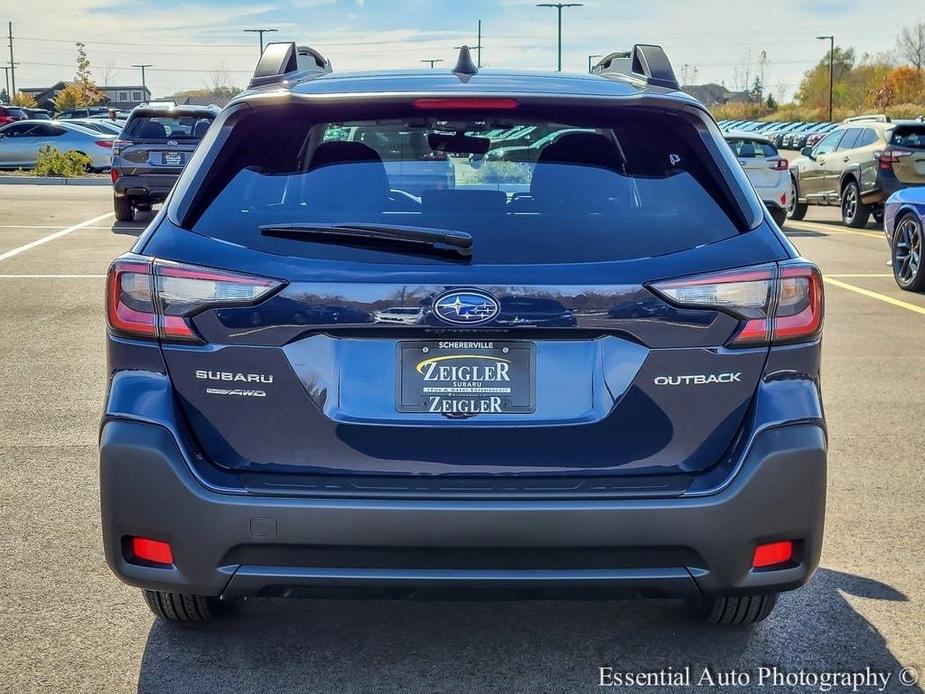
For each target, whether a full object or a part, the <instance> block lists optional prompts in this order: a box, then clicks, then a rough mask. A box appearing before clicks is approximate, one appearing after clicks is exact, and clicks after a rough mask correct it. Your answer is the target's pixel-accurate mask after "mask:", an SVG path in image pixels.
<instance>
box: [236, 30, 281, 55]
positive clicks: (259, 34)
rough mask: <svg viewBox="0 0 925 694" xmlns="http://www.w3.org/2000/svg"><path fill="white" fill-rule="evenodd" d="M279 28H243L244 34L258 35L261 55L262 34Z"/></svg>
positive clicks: (261, 53)
mask: <svg viewBox="0 0 925 694" xmlns="http://www.w3.org/2000/svg"><path fill="white" fill-rule="evenodd" d="M273 31H279V29H245V30H244V33H245V34H257V35H258V36H259V37H260V55H263V35H264V34H268V33H270V32H273Z"/></svg>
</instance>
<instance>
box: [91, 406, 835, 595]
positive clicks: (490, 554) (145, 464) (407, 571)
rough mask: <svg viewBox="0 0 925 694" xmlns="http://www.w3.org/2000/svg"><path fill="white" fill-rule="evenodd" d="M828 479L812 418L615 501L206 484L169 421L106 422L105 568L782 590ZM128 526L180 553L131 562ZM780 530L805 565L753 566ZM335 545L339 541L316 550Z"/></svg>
mask: <svg viewBox="0 0 925 694" xmlns="http://www.w3.org/2000/svg"><path fill="white" fill-rule="evenodd" d="M825 486H826V438H825V433H824V431H823V430H822V428H821V427H820V426H818V425H816V424H794V425H790V426H786V427H780V428H775V429H769V430H766V431H764V432H762V433H760V434H758V435H757V436H756V438H755V439H754V441H753V442H752V445H751V446H750V448H749V452H748V454H747V455H746V457H745V460H744V461H743V463H742V465H741V468H740V469H739V471H738V473H737V474H736V476H735V477H734V479H732V481H731V482H730V483H729V484H728V485H727V486H725V487H724V488H723V489H722V490H721V491H718V492H716V493H714V494H710V495H706V496H701V497H681V498H642V499H639V498H637V499H607V500H604V499H572V500H548V499H531V500H520V499H508V500H500V499H499V500H496V499H484V500H468V499H464V500H456V499H454V500H407V499H363V498H355V499H350V498H338V499H331V498H304V497H303V498H298V497H270V496H256V495H253V494H246V493H244V494H229V493H219V492H216V491H213V490H210V489H207V488H205V487H204V486H202V485H201V484H200V483H199V482H198V481H197V479H196V478H195V477H194V475H193V473H192V471H191V470H190V468H189V467H188V465H187V462H186V460H185V458H184V457H183V454H182V453H181V451H180V449H179V446H178V444H177V442H176V439H174V437H173V435H172V434H171V433H170V432H169V431H168V430H167V429H164V428H162V427H160V426H157V425H153V424H146V423H141V422H135V421H123V420H111V421H108V422H107V423H106V424H105V426H104V427H103V430H102V434H101V439H100V491H101V507H102V516H103V523H102V526H103V541H104V547H105V550H106V558H107V561H108V562H109V565H110V567H111V568H112V569H113V571H114V572H115V573H116V574H117V575H118V576H119V577H120V578H121V579H122V580H124V581H125V582H127V583H130V584H133V585H137V586H140V587H144V588H149V589H156V590H164V591H176V592H185V593H193V594H197V595H212V596H218V595H223V594H225V595H236V596H246V595H264V594H276V595H295V594H298V593H299V592H305V591H308V592H311V593H313V594H318V591H319V590H320V589H321V588H325V587H327V588H329V589H331V590H342V589H345V588H347V589H357V588H362V587H363V586H366V587H367V588H369V589H370V590H374V591H378V590H387V591H393V592H399V593H400V592H405V593H407V592H408V591H411V592H416V591H419V590H423V589H425V588H426V589H441V590H442V589H443V588H445V587H449V588H451V589H456V588H459V587H463V588H467V589H469V588H478V587H479V586H482V587H485V588H497V587H498V586H499V585H503V587H505V588H508V589H510V588H513V589H515V590H519V589H521V588H522V589H524V590H533V589H534V588H537V587H540V588H541V589H542V590H543V591H546V592H556V591H562V592H563V597H567V595H565V593H569V592H572V593H574V592H575V591H570V590H566V589H568V588H577V589H579V590H578V592H579V593H580V592H581V589H582V588H586V587H587V586H588V585H591V584H593V585H594V586H595V587H596V588H600V589H602V590H607V589H613V590H616V591H618V592H619V591H624V592H627V593H632V592H633V591H637V593H638V594H642V593H647V594H658V595H666V596H667V595H675V596H678V597H686V596H688V595H690V592H691V590H692V586H693V588H695V589H699V590H700V591H701V592H702V593H703V594H705V595H730V594H738V593H749V592H766V591H776V590H787V589H789V588H794V587H796V586H798V585H800V584H801V583H803V582H805V581H806V580H807V579H808V578H809V576H810V575H811V574H812V572H813V571H814V570H815V568H816V565H817V564H818V561H819V554H820V552H821V548H822V532H823V520H824V514H825V494H826V489H825ZM128 536H142V537H150V538H154V539H158V540H162V541H166V542H169V543H170V545H171V548H172V550H173V557H174V566H172V567H153V566H142V565H139V564H137V563H133V562H132V561H131V559H130V558H126V557H125V556H124V555H123V551H122V547H123V544H124V543H123V540H124V538H125V537H128ZM778 540H793V541H796V542H797V543H798V544H799V547H800V548H801V549H800V554H799V557H798V559H799V561H798V563H797V564H796V565H793V566H787V567H786V568H783V569H780V570H757V571H756V570H753V569H752V567H751V560H752V555H753V553H754V548H755V546H756V545H757V544H760V543H766V542H775V541H778ZM324 547H331V548H337V550H336V552H333V553H329V555H328V556H325V557H324V558H323V560H322V561H320V562H319V561H317V559H318V556H319V555H318V551H319V550H318V548H324ZM398 548H405V550H407V551H405V550H399V549H398ZM428 548H432V549H433V550H434V557H433V562H431V563H429V562H428V561H427V549H428ZM640 548H645V549H644V550H643V549H640ZM370 549H373V550H375V551H372V552H370V551H368V550H370ZM637 550H638V551H637ZM473 551H474V552H475V553H474V554H473ZM506 551H509V552H510V556H508V557H505V552H506ZM377 553H378V554H377ZM377 556H384V557H385V559H384V560H383V561H381V562H377V561H376V557H377ZM319 564H320V565H319Z"/></svg>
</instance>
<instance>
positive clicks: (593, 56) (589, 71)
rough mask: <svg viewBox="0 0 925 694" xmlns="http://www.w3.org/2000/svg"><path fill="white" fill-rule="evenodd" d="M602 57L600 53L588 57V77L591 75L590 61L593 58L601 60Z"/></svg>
mask: <svg viewBox="0 0 925 694" xmlns="http://www.w3.org/2000/svg"><path fill="white" fill-rule="evenodd" d="M603 57H604V56H602V55H601V54H600V53H595V54H594V55H589V56H588V74H589V75H590V74H591V61H592V60H594V59H595V58H603Z"/></svg>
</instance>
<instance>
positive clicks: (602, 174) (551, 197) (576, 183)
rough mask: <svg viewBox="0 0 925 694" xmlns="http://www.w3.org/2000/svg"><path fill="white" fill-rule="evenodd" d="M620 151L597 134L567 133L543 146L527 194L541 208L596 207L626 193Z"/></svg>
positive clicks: (578, 208) (609, 141) (610, 141)
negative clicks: (530, 195)
mask: <svg viewBox="0 0 925 694" xmlns="http://www.w3.org/2000/svg"><path fill="white" fill-rule="evenodd" d="M621 161H622V159H621V156H620V150H619V149H617V146H616V144H614V142H613V141H612V140H609V139H608V138H606V137H604V136H603V135H598V134H597V133H569V134H567V135H563V136H562V137H560V138H559V139H558V140H556V141H555V142H554V143H553V144H551V145H549V146H547V147H545V148H544V149H543V151H542V152H540V156H539V157H538V158H537V162H536V166H535V167H534V169H533V178H532V179H531V180H530V193H531V194H532V195H533V198H534V200H535V202H536V204H538V205H541V206H553V207H556V206H562V205H565V206H573V207H574V208H575V209H576V210H581V209H592V208H598V207H600V205H601V204H604V203H606V201H607V200H609V199H611V198H612V197H614V196H616V197H624V196H625V195H626V194H627V193H626V191H625V190H624V189H625V187H626V179H625V177H623V176H621V175H619V174H620V170H621Z"/></svg>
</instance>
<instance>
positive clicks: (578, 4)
mask: <svg viewBox="0 0 925 694" xmlns="http://www.w3.org/2000/svg"><path fill="white" fill-rule="evenodd" d="M582 5H584V3H581V2H540V3H537V5H536V6H537V7H555V8H556V9H557V10H558V11H559V63H558V65H559V67H558V68H556V69H557V71H558V72H562V8H564V7H581V6H582Z"/></svg>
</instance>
